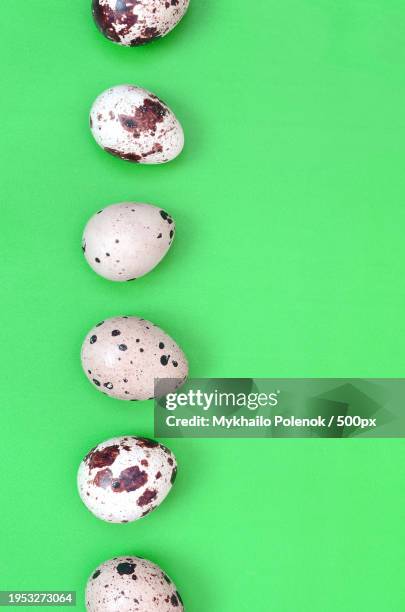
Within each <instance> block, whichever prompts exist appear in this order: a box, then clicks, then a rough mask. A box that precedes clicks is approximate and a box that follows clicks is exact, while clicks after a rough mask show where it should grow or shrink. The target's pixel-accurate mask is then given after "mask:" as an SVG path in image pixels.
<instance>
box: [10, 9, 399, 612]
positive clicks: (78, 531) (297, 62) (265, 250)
mask: <svg viewBox="0 0 405 612" xmlns="http://www.w3.org/2000/svg"><path fill="white" fill-rule="evenodd" d="M89 4H90V2H89V1H88V0H58V1H55V0H41V1H40V2H39V1H38V0H26V1H25V2H23V3H17V4H16V5H15V6H14V4H12V5H11V4H9V3H6V6H5V7H3V13H2V14H3V18H2V36H1V56H2V69H1V81H0V85H1V101H0V106H1V135H2V147H1V152H0V155H1V166H0V167H1V174H2V188H1V200H2V216H1V220H2V224H1V253H2V254H1V257H2V261H1V270H2V285H1V286H2V301H1V305H2V326H1V342H2V356H1V359H2V362H1V372H2V381H1V382H2V396H3V397H2V407H1V413H0V414H1V416H0V430H1V476H2V478H1V482H2V486H1V493H0V496H1V498H0V502H1V522H0V561H1V566H0V582H1V584H0V587H1V588H3V589H25V590H27V589H36V590H40V589H54V590H59V589H69V590H70V589H72V590H75V589H76V590H77V591H78V595H79V605H78V609H79V610H83V609H84V605H83V595H82V593H83V589H84V586H85V582H86V579H87V576H88V574H89V573H90V572H91V571H92V570H93V568H94V567H95V566H96V565H97V564H98V563H100V562H102V561H104V560H105V559H107V558H110V557H113V556H116V555H121V554H130V553H135V554H137V553H138V554H140V555H142V556H145V557H148V558H150V559H152V560H154V561H156V562H158V563H159V564H161V565H162V567H163V568H164V569H165V570H166V571H167V572H168V574H169V575H171V576H172V578H173V579H174V580H175V581H176V583H177V585H178V588H179V590H180V592H181V593H182V595H183V598H184V601H185V604H186V608H187V611H188V612H200V611H202V610H204V611H210V612H242V611H243V612H245V611H246V612H247V611H249V612H250V611H252V610H254V611H256V612H268V611H269V612H273V611H274V612H297V611H298V612H325V611H333V612H334V611H335V610H336V611H339V612H340V611H341V610H345V611H353V612H357V611H358V610H362V611H363V610H364V611H367V612H380V611H381V610H384V612H391V611H395V612H397V611H400V610H403V609H404V606H405V596H404V583H403V567H404V562H405V546H404V544H405V541H404V540H405V520H404V519H405V510H404V509H405V504H404V502H405V494H404V488H405V467H404V466H405V441H404V440H347V441H340V440H316V441H311V440H172V441H170V446H171V448H172V449H173V450H174V452H175V453H176V455H177V457H178V461H179V464H180V471H179V478H178V481H177V483H176V486H175V489H174V491H173V492H172V494H171V495H170V496H169V498H168V499H167V501H166V502H165V503H164V505H163V506H162V507H161V508H160V509H159V510H158V511H156V512H155V513H154V514H152V515H150V516H149V517H147V518H145V519H143V520H142V521H140V522H138V523H134V524H129V525H126V526H125V525H109V524H107V523H103V522H101V521H99V520H97V519H95V518H94V517H93V516H92V515H91V514H90V513H89V512H88V511H87V510H86V508H85V507H84V506H83V505H82V503H81V501H80V499H79V497H78V495H77V493H76V484H75V479H76V470H77V466H78V463H79V461H80V459H81V458H82V456H83V455H84V454H85V453H86V452H87V451H88V450H89V449H90V448H91V447H92V446H94V444H95V443H97V442H99V441H102V440H104V439H106V438H108V437H112V436H114V435H119V434H126V433H135V434H142V435H152V434H153V429H152V423H153V415H152V403H151V402H144V403H142V404H138V405H133V404H126V403H123V402H119V401H116V400H112V399H109V398H107V397H105V396H103V395H101V394H99V393H97V392H96V391H95V390H94V388H92V387H91V385H90V384H89V383H88V382H87V380H86V378H85V377H84V375H83V374H82V372H81V366H80V360H79V351H80V345H81V341H82V339H83V337H84V335H85V334H86V333H87V331H88V330H89V328H90V327H91V326H92V325H93V324H94V323H96V322H97V321H99V320H101V319H104V318H106V317H108V316H113V315H118V314H136V315H140V316H143V317H146V318H150V319H151V320H152V321H153V322H155V323H157V324H158V325H161V326H162V327H163V329H165V330H167V331H168V332H169V333H170V334H171V335H172V336H173V337H174V338H175V339H176V340H177V341H178V343H179V344H180V345H181V346H182V347H183V348H184V350H185V352H186V353H187V355H188V356H189V360H190V364H191V374H192V376H194V377H209V376H215V377H247V376H254V377H269V376H273V377H289V376H295V377H303V376H315V377H322V376H329V377H332V376H355V377H358V376H368V377H373V376H379V377H385V376H391V377H396V376H403V374H404V369H403V366H404V334H405V316H404V307H405V283H404V259H405V240H404V224H405V205H404V192H405V173H404V150H405V76H404V74H405V73H404V65H405V43H404V41H405V5H404V2H403V0H339V1H338V0H285V1H283V2H279V1H276V0H257V1H255V2H247V1H246V0H192V2H191V7H190V10H189V13H188V14H187V16H186V17H185V19H184V20H183V22H182V24H181V25H180V26H179V27H178V28H177V30H176V31H175V32H173V33H172V34H171V35H170V36H168V37H166V38H165V39H163V40H160V41H157V42H155V43H153V44H152V45H150V46H147V47H144V48H139V49H124V48H120V47H118V46H115V45H113V44H112V43H110V42H108V41H107V40H105V39H104V38H103V37H102V36H101V35H100V34H99V33H98V32H97V30H96V28H95V26H94V24H93V22H92V19H91V16H90V11H89ZM120 83H135V84H137V85H141V86H144V87H146V88H148V89H150V90H152V91H153V92H155V93H156V94H158V95H159V96H161V97H162V98H163V100H165V101H166V102H167V103H168V104H169V105H170V106H171V107H172V108H173V109H174V111H175V112H176V114H177V116H178V118H179V119H180V121H181V122H182V124H183V126H184V129H185V133H186V138H187V144H186V147H185V150H184V153H183V154H182V155H181V157H180V158H178V159H177V160H176V161H174V162H172V163H170V164H167V165H165V166H161V167H152V166H150V167H146V166H143V167H140V166H134V165H130V164H127V163H125V162H122V161H121V160H118V159H114V158H112V157H110V156H108V155H107V154H105V153H104V152H103V151H102V150H101V149H99V148H98V147H97V145H96V144H95V143H94V141H93V139H92V137H91V135H90V132H89V129H88V111H89V108H90V105H91V104H92V102H93V100H94V98H95V97H96V96H97V95H98V94H99V93H100V92H101V91H103V90H104V89H106V88H107V87H109V86H112V85H116V84H120ZM128 199H129V200H130V199H133V200H138V201H146V202H150V203H154V204H157V205H159V206H161V207H164V208H165V209H167V210H168V211H169V212H170V213H171V214H172V215H173V216H174V217H175V219H176V222H177V229H178V232H177V237H176V240H175V243H174V245H173V248H172V250H171V252H170V253H169V255H168V256H167V257H166V259H165V261H164V262H163V263H162V264H161V265H160V266H159V268H158V269H156V270H155V271H154V272H153V273H151V274H150V275H148V276H147V277H145V278H143V279H141V280H138V281H137V282H136V283H128V284H122V285H118V284H112V283H109V282H108V281H106V280H103V279H101V278H99V277H97V276H96V275H95V274H94V273H93V272H92V270H91V269H90V268H89V267H88V266H87V265H86V263H85V262H84V260H83V258H82V255H81V249H80V242H81V233H82V229H83V226H84V224H85V222H86V221H87V219H88V218H89V216H90V215H92V214H93V213H94V212H95V211H96V210H98V209H99V208H101V207H103V206H105V205H107V204H110V203H113V202H119V201H122V200H128Z"/></svg>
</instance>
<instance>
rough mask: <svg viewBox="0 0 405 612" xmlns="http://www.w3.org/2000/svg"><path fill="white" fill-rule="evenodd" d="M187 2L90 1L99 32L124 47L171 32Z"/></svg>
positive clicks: (145, 0)
mask: <svg viewBox="0 0 405 612" xmlns="http://www.w3.org/2000/svg"><path fill="white" fill-rule="evenodd" d="M189 4H190V0H93V17H94V21H95V22H96V25H97V27H98V28H99V30H100V32H102V34H104V36H106V37H107V38H108V39H109V40H112V41H113V42H115V43H118V44H119V45H123V46H125V47H137V46H139V45H144V44H146V43H148V42H151V41H152V40H155V39H156V38H161V37H162V36H165V35H166V34H168V32H170V31H171V30H173V28H174V27H175V26H176V25H177V24H178V23H179V21H180V20H181V19H182V17H183V16H184V14H185V12H186V11H187V9H188V6H189Z"/></svg>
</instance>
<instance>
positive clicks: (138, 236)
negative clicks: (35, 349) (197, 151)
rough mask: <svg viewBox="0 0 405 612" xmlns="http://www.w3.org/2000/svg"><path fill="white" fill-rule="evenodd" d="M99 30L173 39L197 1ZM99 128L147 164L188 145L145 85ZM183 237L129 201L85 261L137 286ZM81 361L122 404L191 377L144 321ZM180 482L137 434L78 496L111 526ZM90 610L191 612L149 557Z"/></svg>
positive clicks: (111, 144)
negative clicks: (157, 381) (157, 383)
mask: <svg viewBox="0 0 405 612" xmlns="http://www.w3.org/2000/svg"><path fill="white" fill-rule="evenodd" d="M92 4H93V17H94V20H95V22H96V25H97V27H98V28H99V30H100V31H101V32H102V33H103V34H104V35H105V36H106V37H107V38H108V39H109V40H111V41H113V42H115V43H117V44H119V45H123V46H139V45H143V44H146V43H148V42H150V41H152V40H155V39H157V38H160V37H162V36H165V35H166V34H167V33H169V32H170V31H171V30H172V29H173V28H174V27H175V26H176V25H177V23H178V22H179V21H180V19H181V18H182V17H183V16H184V14H185V12H186V11H187V8H188V5H189V0H93V3H92ZM90 129H91V132H92V134H93V136H94V139H95V140H96V142H97V143H98V144H99V145H100V147H102V148H103V149H104V150H105V151H106V152H107V153H110V154H111V155H114V156H116V157H119V158H121V159H123V160H126V161H129V162H133V163H141V164H161V163H166V162H168V161H170V160H172V159H174V158H175V157H177V155H179V153H180V152H181V151H182V149H183V145H184V133H183V129H182V127H181V125H180V123H179V121H178V120H177V118H176V116H175V114H174V113H173V111H172V110H171V109H170V108H169V107H168V106H167V104H165V103H164V102H163V101H162V100H160V99H159V98H158V97H157V96H156V95H154V94H153V93H151V92H149V91H147V90H145V89H143V88H141V87H137V86H135V85H119V86H116V87H111V88H110V89H107V90H106V91H105V92H103V93H102V94H101V95H99V96H98V98H97V99H96V100H95V102H94V104H93V106H92V108H91V111H90ZM174 235H175V222H174V220H173V218H172V216H171V215H170V214H169V213H168V212H166V211H165V210H162V209H161V208H159V207H156V206H153V205H151V204H146V203H140V202H122V203H118V204H112V205H111V206H107V207H106V208H104V209H103V210H99V211H98V212H97V213H95V214H94V215H93V216H92V217H91V219H90V220H89V221H88V223H87V225H86V227H85V229H84V233H83V239H82V249H83V253H84V257H85V259H86V261H87V262H88V264H89V265H90V267H91V268H92V269H93V270H94V271H95V272H96V273H97V274H99V275H100V276H102V277H104V278H106V279H108V280H111V281H115V282H128V281H133V280H136V279H137V278H140V277H142V276H144V275H145V274H148V272H150V271H151V270H153V269H154V268H155V267H156V266H157V265H158V264H159V262H160V261H161V260H162V259H163V258H164V257H165V255H166V253H167V252H168V250H169V249H170V246H171V244H172V242H173V239H174ZM81 361H82V366H83V370H84V372H85V374H86V376H87V378H88V380H89V381H90V382H91V384H92V385H93V386H94V387H95V388H96V389H97V390H98V391H101V392H102V393H105V394H106V395H109V396H111V397H114V398H116V399H120V400H128V401H137V400H145V399H152V398H154V397H156V389H155V379H163V380H164V385H163V387H160V394H161V393H162V392H163V391H164V393H169V392H173V391H175V390H176V389H177V388H178V387H179V386H181V385H182V384H183V382H184V381H185V379H186V378H187V375H188V362H187V358H186V356H185V355H184V353H183V351H182V350H181V348H180V347H179V346H178V345H177V343H176V342H175V341H174V340H173V339H172V338H171V337H170V336H169V335H168V334H167V333H166V332H164V331H163V330H162V329H160V328H159V327H158V326H156V325H155V324H153V323H151V322H150V321H147V320H145V319H142V318H139V317H136V316H118V317H113V318H110V319H106V320H104V321H100V322H98V323H97V324H96V325H95V326H94V327H93V328H92V329H91V330H90V331H89V332H88V334H87V336H86V337H85V339H84V342H83V346H82V351H81ZM176 475H177V462H176V458H175V456H174V454H173V453H172V452H171V451H170V449H168V448H166V447H165V446H163V445H162V444H160V443H159V442H157V441H155V440H151V439H148V438H141V437H137V436H133V435H128V436H121V437H118V438H113V439H110V440H106V441H104V442H102V443H100V444H98V445H97V446H96V447H95V448H93V449H91V450H90V451H89V452H88V454H87V455H86V457H84V459H83V461H82V462H81V464H80V466H79V471H78V477H77V482H78V489H79V494H80V497H81V499H82V501H83V502H84V504H85V505H86V506H87V508H88V509H89V510H90V512H92V513H93V514H94V515H95V516H96V517H98V518H99V519H101V520H104V521H107V522H111V523H128V522H131V521H136V520H138V519H141V518H142V517H144V516H146V515H147V514H149V513H150V512H152V511H153V510H155V509H156V508H157V507H158V506H159V505H160V504H161V503H162V501H163V500H164V499H165V497H166V496H167V495H168V493H169V492H170V490H171V488H172V486H173V484H174V482H175V479H176ZM86 609H87V610H88V612H152V610H153V611H155V612H173V611H174V610H178V611H179V612H182V611H183V610H184V607H183V602H182V599H181V596H180V594H179V592H178V590H177V588H176V586H175V585H174V583H173V582H172V580H171V579H170V578H169V577H168V576H167V574H166V573H165V572H163V571H162V570H161V569H160V568H159V567H158V566H157V565H155V564H154V563H152V562H151V561H148V560H145V559H142V558H140V557H117V558H115V559H111V560H108V561H105V562H104V563H102V564H101V565H100V566H99V567H97V568H96V569H95V570H94V571H93V572H92V574H91V576H90V578H89V580H88V582H87V588H86Z"/></svg>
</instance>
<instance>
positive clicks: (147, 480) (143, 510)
mask: <svg viewBox="0 0 405 612" xmlns="http://www.w3.org/2000/svg"><path fill="white" fill-rule="evenodd" d="M176 475H177V463H176V458H175V456H174V455H173V453H172V452H171V451H170V450H169V449H168V448H166V447H165V446H163V445H162V444H159V443H158V442H156V441H155V440H150V439H148V438H136V437H134V436H124V437H120V438H112V439H111V440H106V441H105V442H102V443H101V444H98V446H96V447H95V448H93V449H92V450H91V451H90V452H89V453H88V455H86V457H85V458H84V459H83V461H82V462H81V464H80V467H79V472H78V475H77V484H78V488H79V494H80V497H81V498H82V501H83V502H84V504H85V505H86V506H87V508H88V509H89V510H90V512H92V513H93V514H94V515H95V516H97V517H98V518H99V519H102V520H103V521H108V522H110V523H128V522H131V521H136V520H138V519H140V518H142V517H144V516H146V515H147V514H149V513H150V512H152V510H155V508H157V506H159V504H161V503H162V501H163V500H164V499H165V497H166V496H167V494H168V493H169V491H170V489H171V488H172V485H173V483H174V481H175V479H176Z"/></svg>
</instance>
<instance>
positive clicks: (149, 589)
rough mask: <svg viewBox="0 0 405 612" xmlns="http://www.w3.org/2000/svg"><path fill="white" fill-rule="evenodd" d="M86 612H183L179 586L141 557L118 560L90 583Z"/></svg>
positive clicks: (105, 565) (103, 566) (100, 568)
mask: <svg viewBox="0 0 405 612" xmlns="http://www.w3.org/2000/svg"><path fill="white" fill-rule="evenodd" d="M86 609H87V612H152V611H153V612H183V610H184V608H183V602H182V599H181V597H180V594H179V592H178V591H177V588H176V586H175V585H174V584H173V582H172V581H171V580H170V578H169V577H168V576H167V574H165V572H163V571H162V570H161V569H160V567H159V566H157V565H155V563H152V562H151V561H148V560H147V559H142V558H141V557H116V558H115V559H111V560H109V561H105V562H104V563H102V564H101V565H99V566H98V567H97V568H96V570H94V571H93V573H92V575H91V576H90V578H89V579H88V581H87V587H86Z"/></svg>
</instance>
